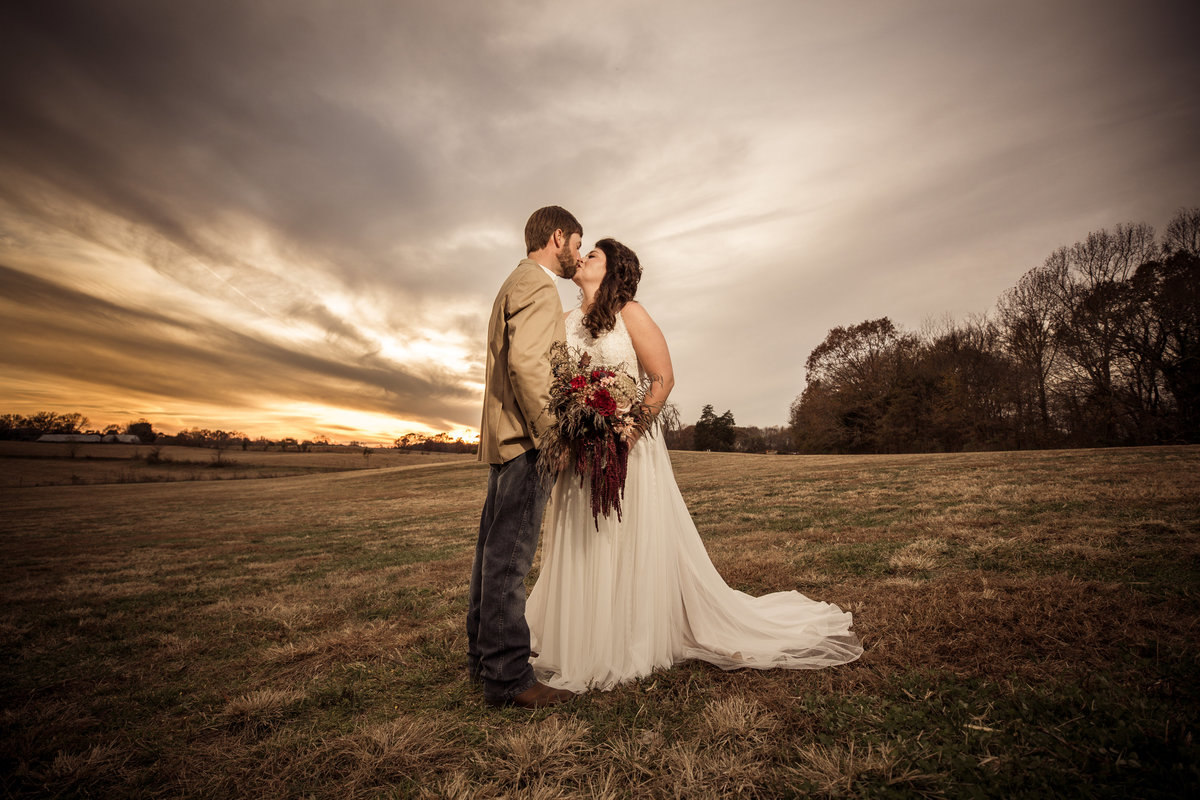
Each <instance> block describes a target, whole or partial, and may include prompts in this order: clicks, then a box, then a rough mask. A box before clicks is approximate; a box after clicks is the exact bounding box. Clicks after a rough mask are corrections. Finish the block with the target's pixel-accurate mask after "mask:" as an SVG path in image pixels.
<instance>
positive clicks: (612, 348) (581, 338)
mask: <svg viewBox="0 0 1200 800" xmlns="http://www.w3.org/2000/svg"><path fill="white" fill-rule="evenodd" d="M566 325H567V346H568V347H575V348H578V349H580V350H584V351H586V352H587V353H589V354H590V355H591V356H592V361H593V362H594V363H598V364H606V365H608V366H610V367H621V368H622V369H624V370H625V371H626V372H628V373H629V374H630V375H632V376H633V377H635V378H637V379H638V380H645V378H646V373H645V371H643V370H642V365H641V364H640V363H638V357H637V352H635V351H634V349H633V340H632V339H630V338H629V331H628V330H627V329H626V328H625V320H623V319H621V315H620V314H619V313H618V314H617V321H616V324H615V325H613V329H612V330H611V331H607V332H605V333H602V334H600V335H599V336H597V337H593V336H592V333H591V331H589V330H588V329H587V328H586V327H584V325H583V310H582V309H579V308H576V309H573V310H572V311H571V313H570V314H568V315H567V321H566Z"/></svg>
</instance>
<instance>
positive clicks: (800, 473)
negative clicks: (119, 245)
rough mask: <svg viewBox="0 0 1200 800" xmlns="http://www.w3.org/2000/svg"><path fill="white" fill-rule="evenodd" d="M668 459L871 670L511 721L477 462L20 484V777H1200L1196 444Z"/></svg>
mask: <svg viewBox="0 0 1200 800" xmlns="http://www.w3.org/2000/svg"><path fill="white" fill-rule="evenodd" d="M300 455H307V454H300ZM415 458H420V456H416V457H415ZM673 458H674V460H675V463H676V468H677V476H678V479H679V482H680V486H681V489H682V490H683V492H684V495H685V497H686V498H687V500H688V503H689V507H690V508H691V509H692V511H693V514H694V517H695V519H696V521H697V524H698V526H699V528H700V530H701V532H702V534H703V535H704V537H705V540H706V543H707V545H708V547H709V551H710V553H711V555H712V557H713V560H714V562H715V563H716V565H717V567H718V568H719V569H720V570H721V572H722V574H723V575H724V576H725V577H726V579H727V581H728V582H729V583H730V584H731V585H733V586H735V587H736V588H739V589H744V590H746V591H750V592H753V593H760V592H765V591H777V590H781V589H793V588H795V589H799V590H800V591H802V592H804V593H806V594H809V595H811V596H814V597H818V598H820V599H824V600H829V601H831V602H835V603H838V604H840V605H842V606H843V607H845V608H848V609H850V610H852V611H853V612H854V614H855V628H856V630H857V631H858V632H859V635H860V636H861V638H862V639H863V642H864V645H865V647H866V652H865V653H864V655H863V657H862V659H860V660H859V661H858V662H855V663H854V664H851V665H847V666H845V667H840V668H836V669H832V670H823V671H818V672H789V671H771V672H765V673H764V672H755V671H751V672H741V673H726V672H722V671H720V670H717V669H713V668H710V667H708V666H707V665H703V664H698V663H694V662H691V663H687V664H683V665H680V666H678V667H676V668H675V669H672V670H669V671H665V672H659V673H656V674H654V675H652V676H650V677H648V678H646V679H644V680H642V681H639V682H637V683H634V684H631V685H628V686H623V687H620V688H618V689H617V690H614V691H612V692H608V693H596V694H592V695H588V696H586V697H584V698H581V699H580V700H578V701H576V702H575V703H574V704H573V705H572V707H571V708H570V709H569V710H564V711H559V712H554V713H548V712H539V713H537V714H525V713H523V712H520V711H516V710H494V709H491V708H488V707H487V706H485V705H484V704H483V703H482V699H481V697H480V696H479V694H478V691H477V690H476V689H475V688H474V687H472V686H471V685H470V684H469V683H468V681H467V680H466V675H465V671H464V670H463V669H462V661H463V654H464V651H465V647H466V645H465V636H464V633H463V631H462V616H463V614H464V612H465V606H466V600H465V595H466V589H467V576H468V572H469V568H470V560H471V554H472V549H473V541H474V527H475V520H476V518H477V514H478V508H479V504H480V503H481V502H482V497H483V490H484V483H485V480H486V472H485V470H483V469H482V468H480V467H478V466H476V465H474V464H471V463H458V464H453V463H451V464H448V465H444V466H443V467H441V468H437V469H414V470H401V469H379V470H375V469H372V470H360V471H357V472H353V473H351V472H339V473H329V474H320V475H308V476H300V477H284V478H278V479H274V480H269V481H219V482H197V483H147V484H140V485H108V486H57V487H42V488H25V489H16V488H10V489H0V503H2V504H3V508H4V517H3V522H2V529H0V530H2V533H0V535H2V536H3V545H4V548H5V555H6V559H7V566H6V568H5V571H4V573H3V581H2V583H0V593H2V598H3V600H4V604H3V606H2V609H0V654H2V655H0V658H2V659H3V664H4V680H3V682H2V683H0V687H2V688H0V697H2V698H3V704H2V709H3V710H2V711H0V737H2V740H3V748H2V750H0V753H2V755H0V764H2V768H0V787H3V790H4V792H5V794H7V795H11V796H16V797H24V796H143V797H160V796H161V797H167V796H169V797H179V796H188V797H214V796H218V797H220V796H245V797H292V796H295V797H337V798H343V797H351V798H358V797H363V798H365V797H376V796H380V795H384V796H399V797H463V798H467V797H470V798H476V797H529V798H539V797H544V798H558V797H581V798H609V797H645V798H659V797H678V798H685V797H686V798H694V797H698V798H704V797H733V796H737V797H752V798H753V797H762V798H768V797H770V798H773V797H791V796H814V797H881V796H891V797H954V796H994V797H1045V796H1114V797H1117V796H1137V797H1174V796H1184V795H1186V794H1188V792H1189V791H1191V790H1193V789H1195V788H1196V786H1197V784H1200V772H1197V766H1196V765H1197V763H1200V748H1198V747H1197V741H1196V737H1197V733H1198V731H1197V729H1196V728H1197V724H1196V719H1197V718H1200V713H1198V712H1200V680H1198V678H1200V673H1198V669H1197V666H1196V665H1197V663H1200V647H1198V646H1197V642H1198V641H1200V630H1198V629H1200V593H1198V590H1200V448H1158V449H1141V450H1107V451H1076V452H1047V453H1023V454H1015V453H994V454H962V455H945V456H894V457H885V456H878V457H841V458H838V457H759V456H739V455H721V454H707V453H677V454H674V455H673Z"/></svg>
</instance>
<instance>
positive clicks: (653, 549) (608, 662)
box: [526, 309, 862, 692]
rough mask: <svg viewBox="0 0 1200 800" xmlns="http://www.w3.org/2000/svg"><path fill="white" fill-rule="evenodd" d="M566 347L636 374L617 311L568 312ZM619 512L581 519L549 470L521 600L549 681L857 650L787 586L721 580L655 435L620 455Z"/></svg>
mask: <svg viewBox="0 0 1200 800" xmlns="http://www.w3.org/2000/svg"><path fill="white" fill-rule="evenodd" d="M567 344H569V345H570V346H572V347H577V348H581V349H585V350H587V351H588V352H589V353H591V354H592V359H593V362H594V363H599V364H608V365H614V366H623V367H624V368H625V369H626V370H627V371H628V372H629V374H631V375H635V376H636V375H639V374H641V370H640V368H639V365H638V363H637V356H636V354H635V353H634V350H633V344H632V341H631V340H630V338H629V334H628V332H627V331H626V329H625V325H624V322H623V321H622V319H621V317H620V315H619V314H618V315H617V322H616V325H615V326H614V328H613V329H612V330H611V331H609V332H608V333H605V334H602V335H601V336H600V337H597V338H592V337H591V335H590V334H589V332H588V330H587V328H585V327H584V326H583V315H582V312H581V311H580V310H579V309H575V310H574V311H572V312H571V314H570V315H569V316H568V318H567ZM622 507H623V514H622V520H621V521H618V520H617V518H616V515H615V514H614V515H613V516H611V517H603V516H602V517H600V519H599V530H596V525H595V523H594V522H593V519H592V510H591V498H590V489H589V487H588V486H587V485H586V484H585V485H582V486H581V485H580V480H579V476H578V474H576V473H574V472H568V473H564V474H563V475H561V476H560V477H559V479H558V481H557V482H556V484H555V486H554V490H553V493H552V495H551V500H550V513H549V514H548V515H547V519H548V520H549V521H550V524H549V525H548V527H547V530H546V533H545V535H544V536H543V543H542V566H541V571H540V573H539V576H538V580H537V583H536V585H535V586H534V588H533V591H532V592H531V593H530V595H529V600H528V603H527V605H526V619H527V621H528V623H529V629H530V638H531V641H530V643H531V646H532V650H533V652H534V653H536V654H537V655H536V656H535V657H534V658H533V661H532V663H533V667H534V670H535V671H536V672H537V674H538V676H539V678H540V679H541V680H542V681H544V682H546V683H548V684H550V685H551V686H553V687H555V688H559V689H570V690H572V691H576V692H581V691H585V690H587V689H611V688H613V687H614V686H616V685H617V684H619V683H623V682H625V681H629V680H632V679H635V678H638V677H641V676H644V675H647V674H649V673H650V672H651V671H653V670H654V669H655V668H659V667H670V666H671V665H673V664H676V663H678V662H680V661H684V660H687V659H701V660H703V661H707V662H710V663H712V664H715V665H717V666H719V667H722V668H724V669H740V668H743V667H751V668H756V669H771V668H776V667H783V668H789V669H818V668H821V667H831V666H835V665H837V664H845V663H847V662H850V661H853V660H855V659H856V658H858V657H859V656H860V655H861V654H862V648H861V646H860V645H859V641H858V637H857V636H856V635H855V634H854V633H853V632H852V631H851V630H850V626H851V615H850V614H849V613H848V612H844V611H842V610H841V609H840V608H838V607H837V606H835V605H832V604H830V603H825V602H821V601H818V600H811V599H809V598H807V597H805V596H804V595H802V594H800V593H799V592H796V591H788V592H776V593H774V594H768V595H763V596H761V597H752V596H750V595H748V594H746V593H745V592H741V591H738V590H736V589H733V588H731V587H729V586H728V585H726V583H725V581H724V580H722V579H721V576H720V574H719V573H718V572H717V570H716V568H715V567H714V566H713V564H712V561H711V560H709V557H708V553H707V552H706V550H705V548H704V543H703V542H702V541H701V539H700V534H699V532H698V531H697V530H696V526H695V525H694V524H693V522H692V518H691V515H690V514H689V513H688V510H687V506H686V505H685V503H684V500H683V496H682V495H681V494H680V493H679V487H678V486H677V485H676V483H675V475H674V472H673V470H672V467H671V460H670V456H669V455H668V453H667V447H666V442H665V440H664V437H663V435H662V434H661V432H659V433H656V434H655V435H653V436H644V437H643V438H642V439H640V440H639V441H638V443H637V444H636V445H634V447H633V449H632V450H631V451H630V454H629V471H628V477H627V479H626V483H625V496H624V500H623V503H622Z"/></svg>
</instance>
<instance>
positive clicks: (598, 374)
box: [592, 369, 612, 383]
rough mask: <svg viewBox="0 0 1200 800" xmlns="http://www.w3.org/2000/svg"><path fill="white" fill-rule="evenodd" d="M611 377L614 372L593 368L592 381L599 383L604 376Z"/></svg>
mask: <svg viewBox="0 0 1200 800" xmlns="http://www.w3.org/2000/svg"><path fill="white" fill-rule="evenodd" d="M611 377H612V373H611V372H609V371H608V370H606V369H594V370H592V383H599V382H600V381H601V380H603V379H604V378H611Z"/></svg>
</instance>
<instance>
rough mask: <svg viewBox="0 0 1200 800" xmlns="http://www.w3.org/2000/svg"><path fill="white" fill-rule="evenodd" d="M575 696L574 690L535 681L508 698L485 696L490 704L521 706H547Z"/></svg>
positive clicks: (563, 701)
mask: <svg viewBox="0 0 1200 800" xmlns="http://www.w3.org/2000/svg"><path fill="white" fill-rule="evenodd" d="M574 696H575V693H574V692H568V691H567V690H566V689H554V688H551V687H549V686H547V685H546V684H544V683H535V684H533V686H530V687H529V688H528V689H526V690H525V691H523V692H521V693H520V694H516V695H513V696H512V697H511V698H509V699H507V700H493V699H491V698H484V699H485V700H487V704H488V705H490V706H505V705H514V706H519V707H521V708H546V707H547V706H556V705H558V704H559V703H565V702H567V701H568V700H570V699H571V698H573V697H574Z"/></svg>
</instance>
